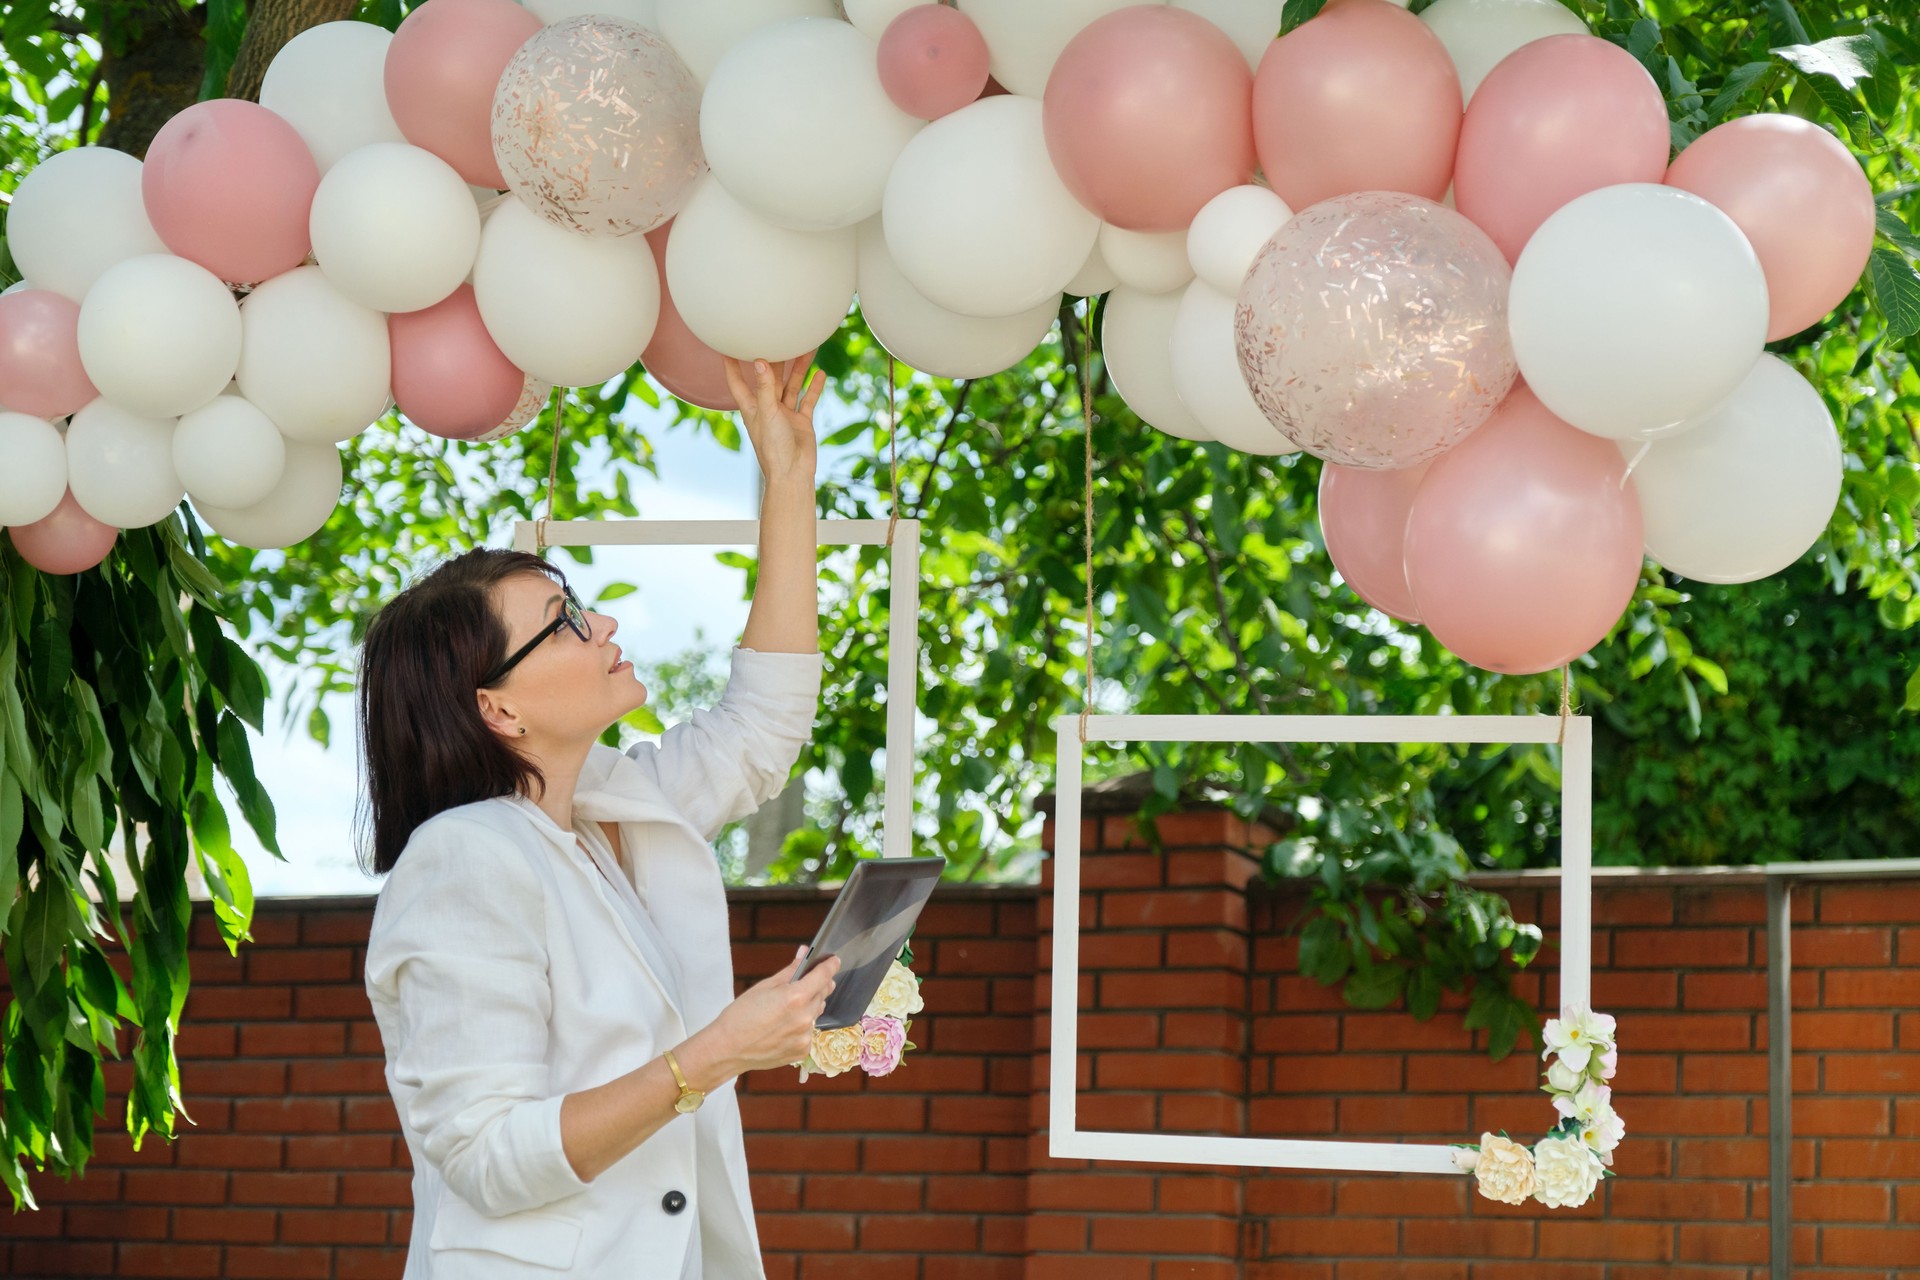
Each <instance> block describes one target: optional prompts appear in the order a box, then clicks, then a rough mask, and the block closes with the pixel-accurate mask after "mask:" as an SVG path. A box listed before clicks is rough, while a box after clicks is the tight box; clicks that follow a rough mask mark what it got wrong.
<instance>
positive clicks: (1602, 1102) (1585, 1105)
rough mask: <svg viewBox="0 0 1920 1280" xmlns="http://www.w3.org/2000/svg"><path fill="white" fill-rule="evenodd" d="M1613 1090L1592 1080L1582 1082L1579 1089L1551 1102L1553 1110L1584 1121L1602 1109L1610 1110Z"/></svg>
mask: <svg viewBox="0 0 1920 1280" xmlns="http://www.w3.org/2000/svg"><path fill="white" fill-rule="evenodd" d="M1612 1103H1613V1090H1612V1089H1609V1088H1608V1087H1607V1086H1606V1085H1604V1084H1597V1083H1595V1082H1594V1081H1592V1080H1587V1081H1585V1082H1583V1083H1582V1084H1581V1085H1580V1087H1579V1089H1578V1090H1576V1091H1574V1092H1572V1093H1566V1094H1562V1095H1560V1096H1559V1097H1557V1098H1555V1099H1554V1100H1553V1109H1554V1110H1555V1111H1558V1112H1559V1113H1560V1114H1561V1115H1563V1116H1573V1117H1576V1118H1578V1119H1580V1120H1585V1119H1587V1118H1588V1117H1589V1116H1594V1115H1598V1114H1599V1113H1600V1110H1601V1109H1602V1108H1607V1109H1609V1110H1611V1109H1612Z"/></svg>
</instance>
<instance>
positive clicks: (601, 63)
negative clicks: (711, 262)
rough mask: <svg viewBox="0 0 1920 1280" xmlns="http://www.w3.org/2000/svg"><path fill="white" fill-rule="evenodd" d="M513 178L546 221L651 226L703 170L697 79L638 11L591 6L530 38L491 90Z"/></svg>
mask: <svg viewBox="0 0 1920 1280" xmlns="http://www.w3.org/2000/svg"><path fill="white" fill-rule="evenodd" d="M493 154H494V158H495V159H496V160H498V161H499V162H500V172H501V173H502V174H503V175H505V177H506V180H507V185H508V186H509V187H511V188H512V189H513V191H514V193H515V194H516V195H518V196H519V197H520V198H521V199H522V200H524V201H526V203H527V207H528V208H530V209H534V210H537V211H538V212H539V213H540V215H541V216H542V217H544V218H546V219H547V220H548V221H549V222H553V223H556V224H558V225H560V226H563V227H566V228H568V229H569V230H572V231H581V232H585V233H587V234H588V235H614V236H623V235H628V234H631V233H632V232H636V231H651V230H653V229H654V228H655V227H657V226H659V225H660V224H661V223H663V222H665V221H666V220H667V219H668V218H671V217H672V216H673V215H674V213H675V212H676V211H678V209H679V208H680V202H681V200H682V199H683V198H684V197H685V196H686V194H687V189H688V188H689V187H691V186H692V185H693V180H694V179H695V178H698V177H699V176H700V175H701V174H702V173H704V172H706V168H707V161H706V156H705V154H704V153H703V152H702V151H701V149H700V86H699V85H698V84H697V83H695V81H694V78H693V73H692V72H690V71H688V70H687V66H686V64H685V63H684V62H682V61H681V60H680V57H679V55H678V54H676V53H675V52H674V51H673V49H672V47H671V46H669V45H668V44H667V42H666V41H665V40H663V39H661V38H660V37H659V36H658V35H656V34H655V33H654V32H652V31H651V30H649V29H647V28H646V27H643V26H640V25H639V24H638V23H633V22H625V21H622V20H621V19H618V18H611V17H607V16H606V15H604V14H584V15H582V16H580V17H577V18H568V19H566V20H565V21H564V22H556V23H554V24H553V25H552V26H550V27H546V28H544V29H543V30H541V32H540V33H539V34H538V35H536V36H534V37H533V39H531V40H529V41H527V42H526V44H524V45H522V46H521V48H520V51H519V52H518V53H516V54H514V56H513V60H512V61H511V62H509V63H508V64H507V70H506V73H505V74H504V75H502V76H501V77H500V87H499V89H498V90H497V91H496V92H495V93H494V98H493Z"/></svg>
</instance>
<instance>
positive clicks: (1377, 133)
mask: <svg viewBox="0 0 1920 1280" xmlns="http://www.w3.org/2000/svg"><path fill="white" fill-rule="evenodd" d="M1460 101H1461V99H1460V76H1459V73H1458V72H1456V71H1455V70H1454V69H1453V59H1452V58H1450V57H1448V56H1447V49H1446V46H1445V45H1443V44H1441V43H1440V37H1438V36H1436V35H1434V34H1433V32H1432V31H1431V30H1429V29H1428V27H1427V24H1426V23H1424V22H1422V21H1420V19H1418V18H1416V17H1414V16H1413V15H1412V14H1411V13H1408V12H1407V11H1406V10H1405V9H1403V8H1401V7H1400V6H1399V5H1396V4H1392V3H1389V0H1340V2H1339V3H1337V4H1334V5H1330V6H1328V7H1327V9H1326V10H1325V11H1323V12H1322V13H1321V14H1320V15H1319V16H1318V17H1316V18H1313V19H1312V20H1310V21H1308V22H1304V23H1302V24H1301V25H1300V26H1298V27H1296V28H1295V29H1294V30H1292V31H1290V32H1288V33H1287V34H1286V35H1285V36H1282V37H1281V38H1280V39H1278V40H1275V41H1274V42H1273V43H1272V44H1270V45H1268V46H1267V52H1266V54H1265V55H1264V56H1263V57H1262V58H1261V59H1260V69H1259V71H1258V72H1257V73H1255V75H1254V80H1253V142H1254V147H1255V149H1256V151H1257V152H1258V153H1259V156H1260V168H1261V170H1262V171H1263V172H1264V173H1265V174H1266V176H1267V182H1268V183H1269V184H1270V185H1271V186H1272V187H1273V189H1274V191H1275V193H1277V194H1278V195H1279V197H1280V198H1281V199H1282V200H1285V201H1286V202H1287V205H1288V207H1290V208H1292V209H1296V210H1299V209H1305V208H1306V207H1307V206H1308V205H1310V204H1315V203H1317V202H1319V201H1321V200H1325V199H1327V198H1328V197H1329V196H1340V195H1346V194H1348V193H1350V192H1354V191H1404V192H1407V193H1409V194H1411V195H1417V196H1425V197H1426V198H1427V199H1429V200H1436V201H1437V200H1439V199H1440V197H1441V196H1443V195H1445V194H1446V190H1447V183H1448V181H1449V180H1450V179H1451V178H1452V176H1453V149H1454V144H1455V143H1456V142H1457V141H1458V139H1459V136H1460Z"/></svg>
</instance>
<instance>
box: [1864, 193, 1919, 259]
mask: <svg viewBox="0 0 1920 1280" xmlns="http://www.w3.org/2000/svg"><path fill="white" fill-rule="evenodd" d="M1873 225H1874V229H1875V230H1876V231H1878V232H1879V233H1880V234H1881V235H1883V236H1885V237H1886V238H1887V239H1888V240H1890V241H1892V242H1893V244H1894V245H1895V246H1896V247H1898V248H1899V249H1901V250H1902V251H1904V252H1906V253H1910V254H1914V255H1916V256H1920V236H1916V235H1914V233H1913V228H1911V227H1909V226H1908V225H1907V222H1906V219H1905V218H1902V217H1901V216H1900V215H1899V214H1898V213H1896V212H1894V211H1893V210H1892V209H1889V208H1888V207H1887V206H1886V205H1875V206H1874V210H1873Z"/></svg>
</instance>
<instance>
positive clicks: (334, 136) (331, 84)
mask: <svg viewBox="0 0 1920 1280" xmlns="http://www.w3.org/2000/svg"><path fill="white" fill-rule="evenodd" d="M601 2H602V3H605V2H606V0H601ZM392 43H393V33H392V32H391V31H388V30H387V29H386V28H385V27H381V26H376V25H375V24H373V23H371V22H323V23H321V24H320V25H319V26H317V27H308V28H307V29H306V30H305V31H302V32H301V33H300V34H299V35H297V36H295V37H294V38H293V39H291V40H289V41H287V43H286V44H284V45H282V46H281V48H280V52H278V53H276V54H274V55H273V61H272V62H271V63H270V64H268V66H267V74H266V78H265V79H263V80H262V81H261V82H260V105H261V106H263V107H265V108H266V109H267V110H269V111H271V112H273V113H274V114H275V115H277V116H279V117H280V118H281V119H283V120H285V121H286V122H287V123H288V124H290V125H292V126H293V129H294V132H295V133H298V134H299V135H300V138H301V140H302V141H304V142H305V143H306V144H307V150H309V151H311V152H313V159H314V163H316V164H317V165H319V166H320V172H321V174H322V175H324V174H325V173H326V172H327V170H329V169H331V168H332V167H333V166H334V165H335V164H336V163H338V162H339V160H340V158H341V157H342V156H344V155H346V154H347V153H348V152H350V151H355V150H357V149H359V148H361V147H364V146H369V145H371V144H373V143H376V142H405V141H406V137H405V135H403V134H402V133H401V132H400V126H399V125H397V124H395V123H394V121H393V112H391V111H389V110H388V109H387V85H386V65H387V46H388V45H390V44H392Z"/></svg>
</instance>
